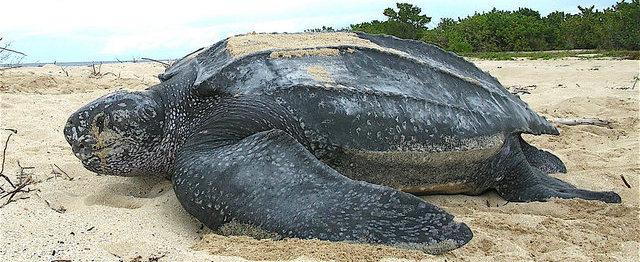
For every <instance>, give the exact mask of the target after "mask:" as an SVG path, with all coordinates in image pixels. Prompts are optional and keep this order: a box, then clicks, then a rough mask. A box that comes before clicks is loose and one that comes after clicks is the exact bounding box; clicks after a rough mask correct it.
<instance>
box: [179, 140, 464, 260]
mask: <svg viewBox="0 0 640 262" xmlns="http://www.w3.org/2000/svg"><path fill="white" fill-rule="evenodd" d="M173 182H174V188H175V191H176V194H177V196H178V199H179V200H180V202H181V203H182V204H183V206H184V207H185V209H186V210H187V211H188V212H189V213H191V214H192V215H194V216H195V217H197V218H198V219H199V220H200V221H202V222H203V223H205V224H206V225H207V226H209V227H211V228H218V227H220V226H222V225H223V224H224V223H228V222H231V221H236V222H240V223H244V224H249V225H253V226H258V227H260V228H262V229H264V230H267V231H272V232H276V233H278V234H279V235H281V236H286V237H298V238H318V239H323V240H332V241H353V242H361V243H362V242H363V243H372V244H387V245H395V246H399V247H406V248H415V249H420V250H423V251H425V252H429V253H442V252H445V251H448V250H451V249H454V248H457V247H459V246H461V245H463V244H465V243H467V242H468V241H469V240H470V239H471V237H472V233H471V231H470V230H469V228H468V227H467V226H466V225H464V224H461V223H457V222H455V221H453V216H451V215H449V214H447V213H446V212H444V211H443V210H441V209H439V208H438V207H435V206H433V205H431V204H429V203H426V202H424V201H423V200H421V199H419V198H417V197H414V196H412V195H409V194H406V193H402V192H398V191H396V190H394V189H391V188H388V187H384V186H377V185H373V184H369V183H366V182H359V181H353V180H350V179H348V178H346V177H344V176H342V175H340V174H339V173H337V172H336V171H335V170H333V169H331V168H330V167H328V166H327V165H325V164H324V163H322V162H320V161H319V160H317V159H316V158H315V157H314V156H313V155H312V154H311V153H310V152H308V151H307V149H306V148H305V147H304V146H302V145H301V144H300V143H298V142H297V141H296V140H295V139H294V138H293V137H291V136H289V135H288V134H287V133H285V132H283V131H281V130H270V131H264V132H260V133H256V134H254V135H251V136H249V137H246V138H244V139H243V140H241V141H240V142H238V143H234V144H230V145H227V146H219V147H216V148H212V147H211V146H209V144H208V143H203V144H190V146H189V147H188V148H185V149H184V150H180V151H179V153H178V160H177V169H176V174H175V175H174V176H173Z"/></svg>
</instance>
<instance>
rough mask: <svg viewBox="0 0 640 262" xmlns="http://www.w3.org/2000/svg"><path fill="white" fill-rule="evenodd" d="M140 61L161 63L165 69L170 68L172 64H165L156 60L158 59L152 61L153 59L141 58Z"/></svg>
mask: <svg viewBox="0 0 640 262" xmlns="http://www.w3.org/2000/svg"><path fill="white" fill-rule="evenodd" d="M140 59H141V60H148V61H151V62H156V63H160V64H162V65H163V66H164V67H165V68H167V67H169V66H170V64H169V63H167V62H163V61H160V60H156V59H152V58H146V57H141V58H140Z"/></svg>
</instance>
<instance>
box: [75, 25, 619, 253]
mask: <svg viewBox="0 0 640 262" xmlns="http://www.w3.org/2000/svg"><path fill="white" fill-rule="evenodd" d="M159 78H160V80H161V81H162V82H161V83H159V84H157V85H155V86H152V87H150V88H148V89H147V90H145V91H141V92H126V91H118V92H115V93H113V94H109V95H106V96H103V97H101V98H98V99H97V100H95V101H93V102H91V103H89V104H87V105H85V106H84V107H82V108H80V109H79V110H78V111H77V112H75V113H74V114H72V115H71V116H70V117H69V120H68V122H67V125H66V127H65V130H64V134H65V137H66V139H67V141H68V142H69V144H70V145H71V147H72V149H73V152H74V154H75V155H76V156H77V157H78V158H79V159H80V160H81V161H82V163H83V164H84V166H85V167H86V168H87V169H89V170H92V171H94V172H97V173H100V174H107V175H119V176H144V175H146V176H156V177H165V178H170V179H171V182H172V184H173V188H174V190H175V193H176V196H177V197H178V200H179V201H180V203H181V205H182V206H183V207H184V209H185V210H186V211H187V212H189V213H190V214H191V215H193V216H194V217H195V218H197V219H198V220H199V221H201V222H202V223H204V224H205V225H207V226H208V227H209V228H211V229H220V228H221V227H222V228H223V227H224V226H225V225H228V224H229V223H238V224H244V225H249V226H251V227H253V228H259V229H260V230H262V231H265V232H268V233H273V234H277V235H278V236H281V237H291V238H302V239H309V238H317V239H321V240H330V241H347V242H358V243H369V244H384V245H390V246H395V247H401V248H410V249H418V250H421V251H424V252H427V253H442V252H446V251H448V250H452V249H455V248H458V247H460V246H462V245H464V244H466V243H467V242H468V241H469V240H471V238H472V236H473V234H472V231H471V230H470V229H469V227H467V226H466V225H465V224H464V223H459V222H456V221H454V219H453V218H454V217H453V215H451V214H449V213H447V212H445V211H444V210H442V209H441V208H439V207H437V206H435V205H433V204H430V203H428V202H426V201H424V200H423V199H421V198H419V197H416V196H415V195H427V194H442V193H446V194H453V193H457V194H468V195H478V194H481V193H483V192H485V191H487V190H495V191H496V192H497V193H498V195H499V196H500V197H502V198H504V199H505V200H508V201H518V202H528V201H546V200H548V199H550V198H553V197H558V198H582V199H589V200H600V201H604V202H611V203H617V202H620V201H621V199H620V197H619V196H618V195H617V194H616V193H614V192H595V191H588V190H584V189H578V188H576V187H575V186H573V185H571V184H569V183H566V182H564V181H562V180H559V179H556V178H554V177H551V176H549V175H548V174H549V173H554V172H565V171H566V168H565V166H564V164H563V163H562V161H561V160H560V159H559V158H558V157H556V156H555V155H553V154H551V153H549V152H546V151H543V150H539V149H537V148H535V147H534V146H531V145H529V144H528V143H527V142H526V141H525V140H523V139H522V138H521V134H533V135H558V134H559V132H558V130H557V129H556V128H555V127H554V126H553V125H552V124H551V123H549V122H548V121H547V120H546V119H544V118H543V117H541V116H540V115H538V114H537V113H535V112H534V111H532V110H531V109H530V108H529V106H528V105H527V104H526V103H524V102H523V101H522V100H520V99H519V98H517V97H516V96H514V95H513V94H511V93H510V92H509V91H507V90H506V89H505V88H504V87H503V86H502V85H501V84H500V83H499V82H498V81H497V80H496V79H495V78H493V77H492V76H490V75H489V74H488V73H486V72H483V71H482V70H480V69H478V68H477V67H475V66H474V65H473V64H472V63H470V62H468V61H465V60H464V59H462V58H461V57H458V56H456V55H454V54H452V53H449V52H446V51H443V50H441V49H439V48H437V47H435V46H433V45H429V44H425V43H422V42H418V41H409V40H401V39H398V38H394V37H390V36H378V35H368V34H364V33H344V32H339V33H319V34H249V35H243V36H236V37H231V38H228V39H225V40H223V41H220V42H218V43H216V44H214V45H213V46H211V47H209V48H206V49H201V50H198V51H197V52H194V53H192V54H189V55H188V56H186V57H184V58H182V59H181V60H179V61H177V62H176V63H174V64H173V65H172V66H171V67H169V68H167V70H166V71H165V73H163V74H161V75H160V76H159ZM403 191H404V192H403ZM123 192H125V193H132V190H131V189H130V188H129V189H126V190H124V191H123ZM407 192H410V193H411V194H409V193H407ZM147 193H148V192H147ZM223 229H224V228H223Z"/></svg>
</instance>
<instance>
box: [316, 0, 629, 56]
mask: <svg viewBox="0 0 640 262" xmlns="http://www.w3.org/2000/svg"><path fill="white" fill-rule="evenodd" d="M578 9H579V10H580V12H579V13H577V14H571V13H565V12H560V11H555V12H552V13H549V14H548V15H547V16H541V15H540V12H538V11H536V10H532V9H530V8H520V9H518V10H516V11H504V10H497V9H495V8H494V9H493V10H491V11H489V12H482V13H478V12H476V13H475V14H473V15H470V16H467V17H465V18H458V19H457V20H456V19H452V18H443V19H441V21H440V22H439V23H438V25H437V26H436V27H435V28H431V29H429V28H427V26H426V25H427V24H428V23H429V22H431V17H429V16H427V15H426V14H422V9H421V8H419V7H417V6H414V5H412V4H407V3H398V4H396V8H395V9H393V8H386V9H385V10H384V11H383V15H384V16H385V17H386V20H383V21H380V20H373V21H370V22H363V23H358V24H352V25H350V26H349V27H348V28H344V29H340V30H334V29H333V28H332V27H324V26H323V27H322V28H318V29H311V30H307V31H316V32H317V31H362V32H367V33H372V34H387V35H393V36H396V37H399V38H405V39H416V40H422V41H425V42H429V43H433V44H436V45H438V46H440V47H442V48H444V49H447V50H450V51H454V52H461V53H467V52H497V51H542V50H564V49H601V50H640V0H631V2H625V1H621V2H618V3H616V4H614V5H613V6H611V7H608V8H605V9H604V10H598V9H595V8H594V6H591V7H582V6H578Z"/></svg>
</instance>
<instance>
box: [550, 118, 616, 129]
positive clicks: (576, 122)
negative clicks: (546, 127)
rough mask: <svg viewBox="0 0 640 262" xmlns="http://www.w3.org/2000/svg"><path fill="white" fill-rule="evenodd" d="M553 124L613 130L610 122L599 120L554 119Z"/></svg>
mask: <svg viewBox="0 0 640 262" xmlns="http://www.w3.org/2000/svg"><path fill="white" fill-rule="evenodd" d="M551 122H552V123H554V124H557V125H566V126H577V125H592V126H601V127H608V128H611V122H610V121H608V120H602V119H598V118H555V119H552V120H551Z"/></svg>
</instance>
